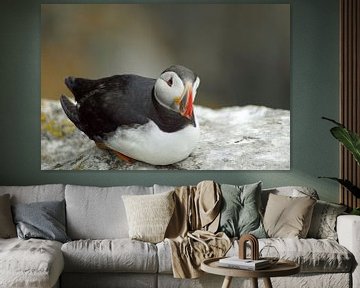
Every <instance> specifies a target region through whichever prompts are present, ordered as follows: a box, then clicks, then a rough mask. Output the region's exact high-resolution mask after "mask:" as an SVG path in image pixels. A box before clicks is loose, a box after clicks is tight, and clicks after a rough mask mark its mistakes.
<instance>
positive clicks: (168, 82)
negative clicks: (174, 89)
mask: <svg viewBox="0 0 360 288" xmlns="http://www.w3.org/2000/svg"><path fill="white" fill-rule="evenodd" d="M166 83H167V84H168V85H169V86H170V87H171V86H172V85H173V78H172V77H171V78H170V79H169V80H167V81H166Z"/></svg>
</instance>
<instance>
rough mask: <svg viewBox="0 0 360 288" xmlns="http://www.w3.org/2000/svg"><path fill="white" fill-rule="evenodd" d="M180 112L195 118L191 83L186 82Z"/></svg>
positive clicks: (187, 116) (189, 117)
mask: <svg viewBox="0 0 360 288" xmlns="http://www.w3.org/2000/svg"><path fill="white" fill-rule="evenodd" d="M180 114H181V115H182V116H184V117H186V118H188V119H192V118H193V91H192V86H191V84H186V88H185V93H184V96H183V97H182V99H181V101H180Z"/></svg>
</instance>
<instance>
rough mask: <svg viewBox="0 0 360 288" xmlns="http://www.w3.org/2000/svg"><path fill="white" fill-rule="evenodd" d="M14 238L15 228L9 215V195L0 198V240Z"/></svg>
mask: <svg viewBox="0 0 360 288" xmlns="http://www.w3.org/2000/svg"><path fill="white" fill-rule="evenodd" d="M13 237H16V228H15V224H14V222H13V217H12V215H11V204H10V195H9V194H5V195H2V196H0V238H13Z"/></svg>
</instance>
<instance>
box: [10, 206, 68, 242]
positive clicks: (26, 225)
mask: <svg viewBox="0 0 360 288" xmlns="http://www.w3.org/2000/svg"><path fill="white" fill-rule="evenodd" d="M12 210H13V214H14V221H15V223H16V229H17V234H18V236H19V237H20V238H22V239H30V238H40V239H47V240H56V241H59V242H66V241H69V240H70V238H69V237H68V236H67V235H66V231H65V230H66V229H65V201H64V200H62V201H44V202H34V203H28V204H24V203H18V204H15V205H14V206H13V209H12Z"/></svg>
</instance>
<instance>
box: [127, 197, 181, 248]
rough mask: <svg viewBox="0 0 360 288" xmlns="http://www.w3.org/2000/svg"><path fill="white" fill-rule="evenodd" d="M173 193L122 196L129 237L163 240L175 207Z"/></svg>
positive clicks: (153, 241) (147, 240) (152, 240)
mask: <svg viewBox="0 0 360 288" xmlns="http://www.w3.org/2000/svg"><path fill="white" fill-rule="evenodd" d="M173 193H174V191H170V192H166V193H160V194H155V195H124V196H122V198H123V201H124V206H125V211H126V218H127V221H128V226H129V237H130V238H131V239H136V240H141V241H146V242H151V243H158V242H161V241H162V240H164V235H165V232H166V228H167V226H168V224H169V222H170V219H171V217H172V214H173V212H174V207H175V201H174V198H173Z"/></svg>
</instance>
